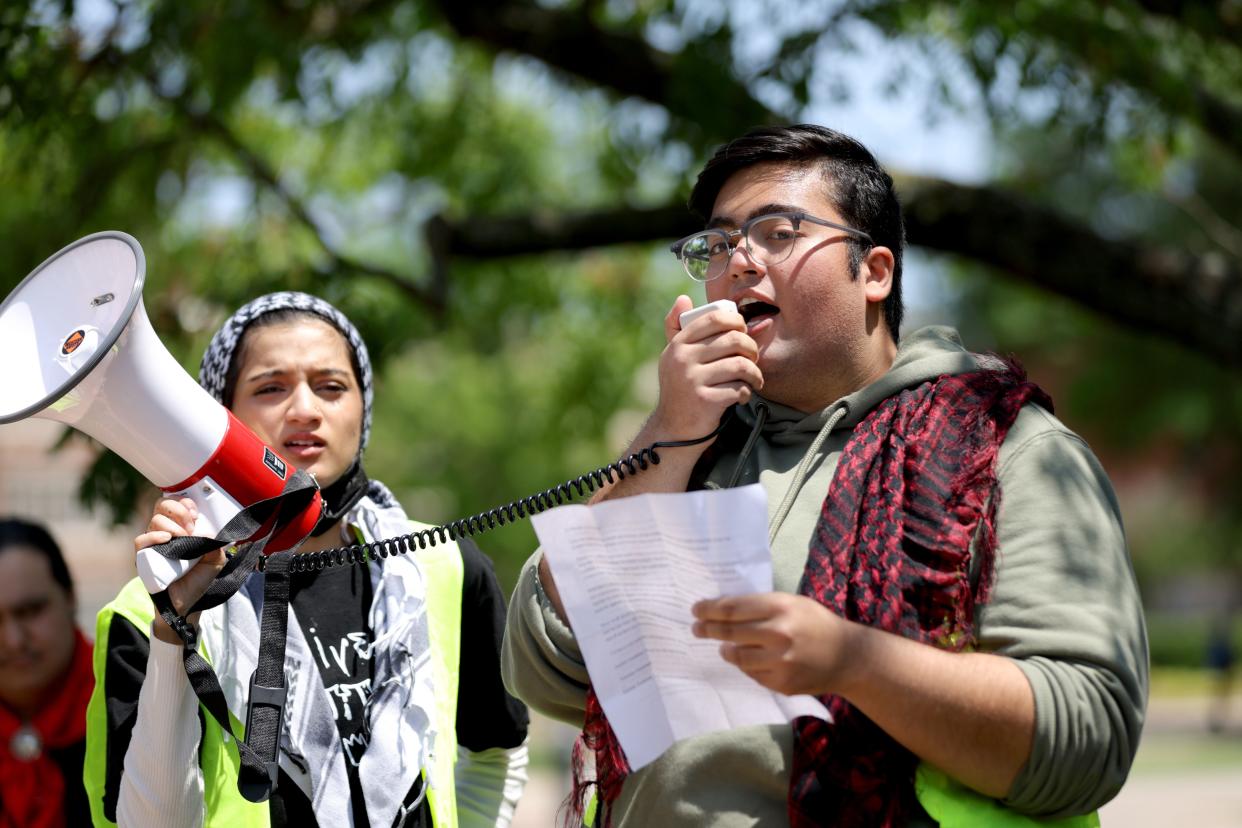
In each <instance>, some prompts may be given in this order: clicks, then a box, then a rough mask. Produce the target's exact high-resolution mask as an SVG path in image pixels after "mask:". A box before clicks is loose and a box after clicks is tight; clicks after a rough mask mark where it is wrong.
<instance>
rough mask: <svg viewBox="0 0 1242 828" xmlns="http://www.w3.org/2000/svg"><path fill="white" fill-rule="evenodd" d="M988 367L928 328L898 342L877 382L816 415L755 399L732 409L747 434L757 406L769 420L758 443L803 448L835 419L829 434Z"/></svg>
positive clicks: (949, 336) (956, 340) (950, 333)
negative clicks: (933, 384)
mask: <svg viewBox="0 0 1242 828" xmlns="http://www.w3.org/2000/svg"><path fill="white" fill-rule="evenodd" d="M988 362H990V359H989V358H987V357H982V356H980V355H979V354H975V353H971V352H970V351H968V350H966V348H965V346H963V345H962V339H961V337H960V336H959V335H958V333H957V331H956V330H954V329H953V328H951V327H948V326H947V325H930V326H928V327H925V328H919V329H918V330H916V331H914V332H912V333H910V334H908V335H907V336H905V337H903V338H902V340H901V343H900V345H899V346H898V348H897V356H896V357H895V358H894V359H893V364H892V366H891V367H890V368H889V369H888V371H887V372H886V373H885V374H884V375H883V376H882V377H880V378H879V379H877V380H876V381H875V382H873V383H871V384H870V385H867V386H864V387H862V388H860V389H858V390H857V391H855V392H854V393H852V394H849V395H848V396H845V397H842V398H841V399H839V400H837V401H836V402H834V403H832V404H831V405H829V406H827V407H826V408H823V409H821V410H820V411H816V412H814V413H811V414H807V413H806V412H804V411H798V410H797V409H795V408H790V407H789V406H787V405H781V404H780V403H778V402H773V401H772V400H768V399H764V398H763V397H762V396H760V395H758V394H755V395H752V397H751V399H750V401H749V402H748V403H746V405H744V406H738V407H737V413H738V416H739V418H740V419H741V421H742V422H743V423H744V424H745V425H746V426H747V427H748V428H749V427H750V426H752V425H754V423H755V420H756V413H757V407H758V405H759V404H760V403H762V404H763V405H766V406H767V407H768V411H769V414H768V421H767V423H765V424H764V427H763V435H764V437H765V438H766V439H767V440H769V441H770V442H772V443H774V444H776V445H793V444H796V443H801V442H806V439H807V433H808V432H809V433H811V434H816V433H818V432H819V431H820V430H821V429H822V428H823V427H824V425H825V424H826V423H827V422H828V421H829V420H830V419H833V418H836V422H835V423H834V424H833V429H834V430H835V429H838V428H853V427H854V426H855V425H857V424H858V423H859V422H860V421H861V420H862V419H863V418H864V417H866V416H867V414H868V412H870V411H871V409H873V408H875V407H876V406H877V405H879V404H880V403H881V402H883V401H884V400H886V399H888V398H889V397H891V396H892V395H893V394H896V393H898V392H899V391H902V390H904V389H906V388H913V387H915V386H917V385H921V384H922V383H924V382H926V381H928V380H930V379H935V378H936V377H940V376H944V375H946V374H964V373H968V372H970V371H975V370H978V369H979V368H980V367H983V366H985V365H987V363H988ZM841 409H844V412H842V411H841Z"/></svg>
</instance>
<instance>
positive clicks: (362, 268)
mask: <svg viewBox="0 0 1242 828" xmlns="http://www.w3.org/2000/svg"><path fill="white" fill-rule="evenodd" d="M148 85H149V86H150V87H151V89H152V91H153V92H154V93H155V94H156V95H159V94H160V93H159V86H158V84H155V83H154V82H153V81H151V80H150V79H148ZM160 97H162V98H163V99H164V100H166V101H168V102H169V103H171V104H172V105H173V106H174V107H175V108H176V109H177V111H178V112H179V113H180V114H181V116H182V117H183V118H185V119H186V120H187V121H189V122H190V123H192V124H193V125H194V126H196V127H197V128H199V129H200V130H202V131H204V132H207V133H209V134H211V135H212V136H214V137H215V138H216V139H217V140H219V141H220V142H221V143H222V144H223V145H224V146H225V147H227V148H228V149H229V151H230V152H232V153H233V155H234V156H236V157H237V159H238V161H239V162H240V163H241V165H242V166H243V167H244V168H245V169H246V170H247V171H248V172H249V173H250V175H251V177H252V178H254V179H255V180H256V181H258V182H259V183H260V184H262V185H263V186H265V187H266V188H267V189H268V190H270V191H271V192H272V193H274V194H275V195H276V197H277V198H279V199H280V201H281V203H283V204H284V205H285V207H286V209H288V210H289V213H290V214H291V215H292V216H293V217H294V219H295V220H296V221H297V222H298V223H299V224H301V225H303V226H304V227H306V229H307V230H309V231H310V233H311V236H312V237H313V238H314V239H315V242H316V243H317V244H318V245H319V247H320V249H321V250H323V252H324V254H325V255H326V256H327V257H328V259H329V261H330V263H331V266H332V268H334V269H337V270H344V271H352V272H355V273H361V274H363V275H366V276H373V277H375V278H378V279H382V280H384V281H386V282H388V283H389V284H391V285H394V286H395V287H397V288H398V289H399V290H401V291H402V292H403V293H404V294H405V295H406V296H408V297H409V298H410V299H412V300H413V301H414V302H416V303H417V304H419V305H422V306H423V307H424V308H426V309H427V310H428V311H429V312H430V313H431V314H432V315H433V316H441V315H442V314H443V313H444V310H445V304H446V303H445V292H446V291H445V286H444V285H443V284H439V283H436V282H433V284H432V286H431V288H424V287H423V286H421V285H418V284H416V283H414V282H411V281H410V280H409V279H406V278H405V277H404V276H402V275H401V274H399V273H397V272H395V271H393V270H390V269H388V268H385V267H380V266H379V265H375V264H372V263H370V262H364V261H361V260H359V259H355V258H353V257H351V256H348V255H346V254H344V253H342V252H340V251H339V250H337V248H336V246H335V245H333V244H332V243H331V242H330V241H328V239H327V237H326V235H325V234H324V232H323V230H322V228H320V226H319V224H318V222H316V221H315V219H314V217H313V216H311V214H310V211H309V210H308V209H307V207H306V205H305V204H304V203H303V202H302V200H301V199H299V198H298V197H297V196H296V195H294V194H293V193H292V192H291V191H290V190H289V188H288V187H286V186H285V184H284V182H283V181H281V180H280V176H279V175H278V174H277V173H276V170H275V169H273V168H272V166H271V165H270V164H268V163H267V161H266V160H264V159H263V158H262V157H260V156H259V155H258V154H257V153H255V152H254V151H253V150H251V149H250V148H249V147H248V146H246V144H245V142H243V141H242V140H241V138H240V137H238V136H237V134H236V133H235V132H233V130H231V129H230V128H229V127H228V125H227V124H225V123H224V122H223V121H221V120H220V119H219V118H217V117H215V116H214V115H212V114H211V113H210V112H196V111H193V110H191V109H190V108H189V107H188V106H187V105H186V102H185V100H184V97H175V98H174V97H169V96H162V95H161V96H160ZM437 274H439V275H442V274H443V271H437Z"/></svg>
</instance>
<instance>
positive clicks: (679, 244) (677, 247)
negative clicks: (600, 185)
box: [668, 212, 875, 282]
mask: <svg viewBox="0 0 1242 828" xmlns="http://www.w3.org/2000/svg"><path fill="white" fill-rule="evenodd" d="M774 218H785V219H789V220H790V221H791V222H793V229H794V232H795V233H796V232H798V226H799V225H800V224H801V223H802V222H804V221H809V222H811V223H812V224H818V225H821V226H823V227H831V228H832V229H834V230H840V231H842V232H845V233H849V234H851V235H853V236H857V237H858V238H860V239H862V240H864V241H866V242H867V244H869V245H871V246H872V247H875V239H873V238H871V236H870V235H868V234H867V233H864V232H863V231H862V230H858V229H856V228H854V227H850V226H848V225H845V224H838V223H837V222H835V221H829V220H828V219H822V218H820V217H819V216H813V215H811V214H810V213H803V212H788V213H786V212H782V213H764V214H763V215H761V216H755V217H754V218H752V219H749V220H748V221H746V222H745V223H744V224H743V225H742V226H741V227H739V228H737V229H736V230H725V229H724V228H722V227H709V228H708V229H706V230H700V231H699V232H697V233H691V234H690V235H688V236H686V237H685V238H681V239H678V240H677V241H675V242H673V243H672V244H670V245H669V246H668V249H669V252H670V253H672V254H673V255H674V256H676V257H677V261H679V262H681V266H682V268H683V269H685V271H686V275H687V276H689V277H690V278H691V279H693V280H694V281H696V282H710V281H712V280H713V279H719V278H720V277H721V276H723V275H724V274H725V272H726V271H727V270H728V269H729V268H728V267H727V266H726V267H725V268H724V270H721V271H720V272H719V273H717V274H716V275H715V276H708V277H707V278H706V279H700V278H698V277H697V276H695V275H694V274H693V273H691V272H690V268H689V266H688V265H687V264H686V259H685V257H684V256H683V255H682V250H683V249H684V248H685V245H686V242H688V241H690V240H691V239H694V238H698V237H699V236H703V235H707V234H710V233H718V234H720V235H721V236H723V237H724V240H725V246H726V247H728V248H729V255H728V256H727V257H726V258H725V260H724V261H725V262H728V261H729V260H730V259H732V258H733V254H735V253H737V245H736V244H734V243H733V240H734V239H738V240H745V242H746V255H748V256H750V257H751V259H752V260H754V261H758V259H756V258H755V254H754V251H753V250H751V247H750V229H751V228H752V227H754V226H755V225H756V224H758V223H759V222H761V221H767V220H769V219H774ZM789 250H790V252H793V245H792V244H791V245H790V246H789ZM785 257H786V258H788V257H789V254H788V253H786V254H785ZM783 261H785V259H781V260H780V262H783ZM780 262H771V263H770V264H780ZM762 264H764V265H765V266H766V265H767V264H769V263H768V262H763V263H762Z"/></svg>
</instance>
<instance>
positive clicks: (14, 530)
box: [0, 518, 73, 598]
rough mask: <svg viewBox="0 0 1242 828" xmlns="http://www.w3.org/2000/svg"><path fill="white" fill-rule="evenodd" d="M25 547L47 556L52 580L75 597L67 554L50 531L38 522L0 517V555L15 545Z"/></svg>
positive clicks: (70, 595)
mask: <svg viewBox="0 0 1242 828" xmlns="http://www.w3.org/2000/svg"><path fill="white" fill-rule="evenodd" d="M18 546H21V547H24V548H26V549H33V550H34V551H36V552H38V553H39V554H41V555H42V556H43V557H45V558H47V563H48V566H49V567H51V569H52V580H54V581H55V582H56V583H58V584H60V585H61V587H62V588H63V589H64V590H65V593H66V594H68V595H69V597H70V598H72V597H73V579H72V578H70V577H69V567H67V566H66V565H65V556H64V555H62V554H61V553H60V547H59V546H57V545H56V541H54V540H52V536H51V535H50V534H48V531H47V530H46V529H44V528H43V527H42V526H40V525H39V524H37V523H31V522H30V521H28V520H22V519H21V518H0V555H2V554H4V553H5V551H7V550H9V549H11V548H14V547H18Z"/></svg>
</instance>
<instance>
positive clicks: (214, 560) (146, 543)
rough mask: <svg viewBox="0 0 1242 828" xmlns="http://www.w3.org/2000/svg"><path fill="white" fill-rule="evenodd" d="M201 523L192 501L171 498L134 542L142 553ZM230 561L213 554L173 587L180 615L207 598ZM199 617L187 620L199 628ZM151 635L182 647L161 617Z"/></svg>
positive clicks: (220, 553)
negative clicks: (220, 573) (210, 588)
mask: <svg viewBox="0 0 1242 828" xmlns="http://www.w3.org/2000/svg"><path fill="white" fill-rule="evenodd" d="M197 519H198V506H196V505H195V504H194V501H193V500H190V499H189V498H188V497H183V498H181V499H180V500H176V499H173V498H171V497H165V498H161V499H160V500H159V502H157V503H156V504H155V513H154V514H153V515H152V516H151V522H150V523H148V524H147V531H146V532H144V533H142V534H141V535H139V536H138V537H136V538H134V550H135V551H141V550H143V549H146V548H147V547H150V546H155V545H156V544H161V543H167V542H168V541H170V540H172V539H173V538H174V537H183V536H186V535H190V534H193V532H194V522H195V521H196V520H197ZM227 561H228V558H227V557H226V556H225V554H224V550H223V549H217V550H215V551H213V552H209V553H207V554H206V555H204V556H203V557H201V558H199V559H198V561H196V562H195V564H194V566H192V567H190V569H189V571H188V572H186V573H185V574H184V575H182V576H181V577H180V578H178V579H177V580H175V581H173V582H172V584H170V585H169V587H168V597H169V599H170V600H171V601H172V605H173V609H175V610H176V611H177V614H178V615H185V611H186V610H187V609H189V608H190V607H192V606H194V604H195V602H197V601H198V599H199V598H202V597H203V593H205V592H206V591H207V588H208V587H209V586H211V582H212V581H214V580H215V578H216V574H217V573H218V572H219V571H220V570H221V569H222V568H223V567H224V564H225V563H226V562H227ZM198 616H199V613H197V612H196V613H194V614H193V615H191V616H189V618H187V619H186V620H188V621H189V622H190V623H191V624H197V623H198ZM151 631H152V632H153V633H154V634H155V637H156V638H158V639H160V640H161V641H166V642H168V643H169V644H177V645H180V644H181V638H180V637H179V636H178V635H177V634H176V633H175V632H173V630H172V627H169V626H168V624H166V623H165V622H164V619H163V618H161V617H160V616H158V615H156V616H155V621H154V623H153V624H152V626H151Z"/></svg>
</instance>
